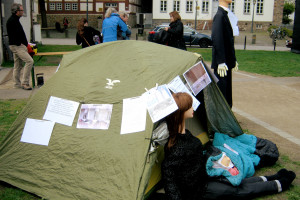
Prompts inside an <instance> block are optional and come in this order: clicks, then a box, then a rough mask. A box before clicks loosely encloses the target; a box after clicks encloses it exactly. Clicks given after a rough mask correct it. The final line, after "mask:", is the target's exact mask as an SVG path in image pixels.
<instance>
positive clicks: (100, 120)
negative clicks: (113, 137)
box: [77, 104, 113, 129]
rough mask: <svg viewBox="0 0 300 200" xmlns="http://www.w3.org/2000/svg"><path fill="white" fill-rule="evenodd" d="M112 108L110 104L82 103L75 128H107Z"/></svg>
mask: <svg viewBox="0 0 300 200" xmlns="http://www.w3.org/2000/svg"><path fill="white" fill-rule="evenodd" d="M112 108H113V105H112V104H82V105H81V108H80V113H79V117H78V122H77V128H85V129H108V127H109V124H110V119H111V113H112Z"/></svg>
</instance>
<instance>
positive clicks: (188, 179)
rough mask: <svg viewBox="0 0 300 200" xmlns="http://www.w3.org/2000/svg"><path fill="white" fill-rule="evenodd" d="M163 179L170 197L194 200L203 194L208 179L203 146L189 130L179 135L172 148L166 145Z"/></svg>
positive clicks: (167, 194)
mask: <svg viewBox="0 0 300 200" xmlns="http://www.w3.org/2000/svg"><path fill="white" fill-rule="evenodd" d="M166 145H167V144H166ZM162 180H163V184H164V189H165V192H166V196H167V197H168V199H172V200H175V199H180V200H193V199H199V196H201V193H202V191H203V190H204V188H205V187H204V186H205V184H206V181H207V174H206V171H205V158H204V155H203V147H202V143H201V141H200V140H199V139H198V138H196V137H194V136H193V135H192V134H191V133H190V132H189V131H188V130H186V133H185V134H179V135H178V138H177V141H176V144H175V145H174V146H173V147H171V149H170V150H169V149H168V148H167V147H165V159H164V161H163V163H162Z"/></svg>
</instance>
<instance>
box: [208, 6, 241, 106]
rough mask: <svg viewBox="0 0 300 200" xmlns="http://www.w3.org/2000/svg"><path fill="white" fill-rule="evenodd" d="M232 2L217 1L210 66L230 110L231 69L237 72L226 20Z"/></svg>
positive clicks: (230, 34) (232, 40)
mask: <svg viewBox="0 0 300 200" xmlns="http://www.w3.org/2000/svg"><path fill="white" fill-rule="evenodd" d="M231 2H232V0H219V7H218V11H217V13H216V15H215V16H214V19H213V24H212V43H213V48H212V64H211V68H212V69H214V74H215V75H216V76H217V78H218V79H219V81H218V83H217V84H218V87H219V89H220V90H221V92H222V94H223V96H224V97H225V99H226V101H227V103H228V105H229V106H230V108H232V69H233V70H234V71H237V70H238V63H237V61H236V57H235V49H234V39H233V30H232V27H231V24H230V21H229V18H228V11H229V9H228V5H229V4H230V3H231Z"/></svg>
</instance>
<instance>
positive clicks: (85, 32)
mask: <svg viewBox="0 0 300 200" xmlns="http://www.w3.org/2000/svg"><path fill="white" fill-rule="evenodd" d="M95 35H98V36H99V37H100V31H97V30H96V29H94V28H92V27H90V26H89V25H88V21H87V19H85V18H82V19H81V20H80V21H79V22H78V24H77V34H76V43H77V45H80V44H81V46H82V48H85V47H89V46H93V45H95V42H94V40H93V37H94V36H95Z"/></svg>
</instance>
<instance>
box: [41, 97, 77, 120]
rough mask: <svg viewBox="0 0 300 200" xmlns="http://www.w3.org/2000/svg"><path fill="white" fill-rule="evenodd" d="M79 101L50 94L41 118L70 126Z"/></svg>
mask: <svg viewBox="0 0 300 200" xmlns="http://www.w3.org/2000/svg"><path fill="white" fill-rule="evenodd" d="M78 106H79V103H78V102H75V101H70V100H66V99H62V98H58V97H53V96H51V97H50V99H49V102H48V106H47V109H46V112H45V114H44V117H43V119H46V120H49V121H54V122H57V123H59V124H63V125H67V126H72V124H73V120H74V117H75V115H76V112H77V109H78Z"/></svg>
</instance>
